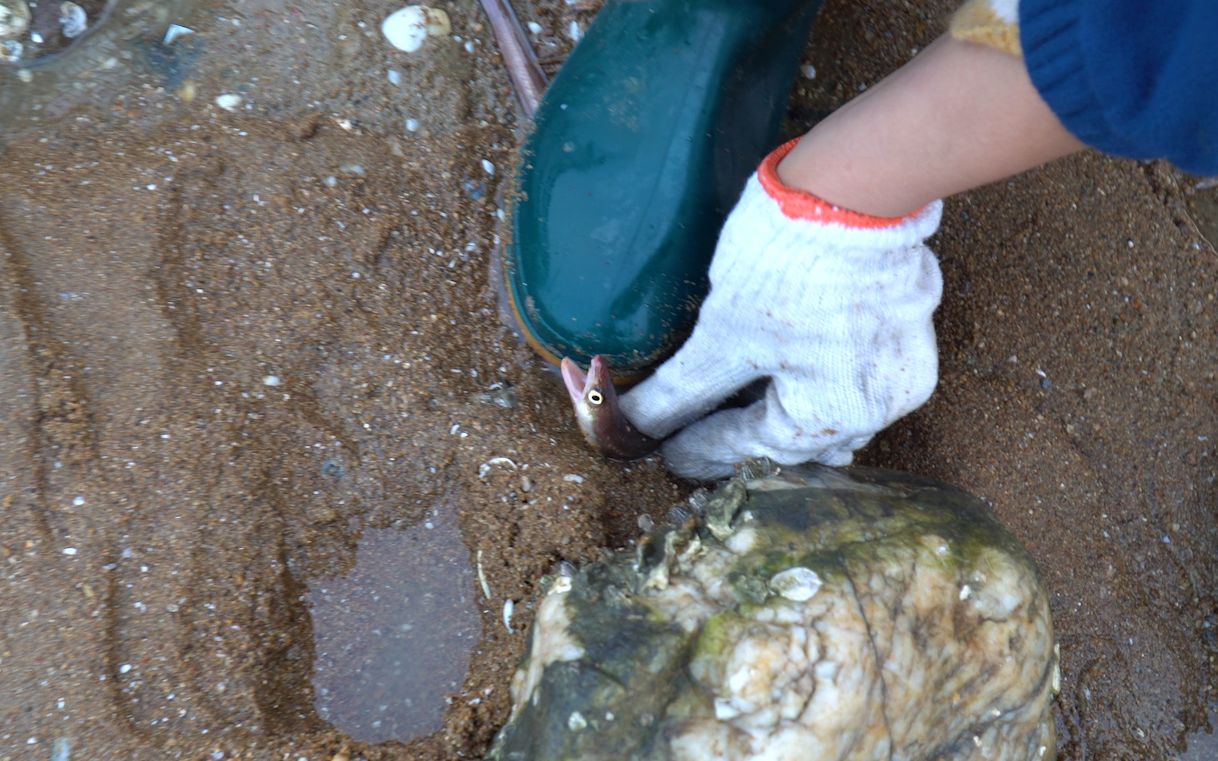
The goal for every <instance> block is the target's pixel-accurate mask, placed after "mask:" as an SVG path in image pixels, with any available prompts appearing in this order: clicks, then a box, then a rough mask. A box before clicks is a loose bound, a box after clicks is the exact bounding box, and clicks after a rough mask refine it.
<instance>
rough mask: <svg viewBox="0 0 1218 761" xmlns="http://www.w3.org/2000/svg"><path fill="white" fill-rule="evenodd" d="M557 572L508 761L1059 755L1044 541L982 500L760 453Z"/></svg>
mask: <svg viewBox="0 0 1218 761" xmlns="http://www.w3.org/2000/svg"><path fill="white" fill-rule="evenodd" d="M691 507H692V509H691V510H688V511H685V510H682V511H677V512H678V515H679V516H681V515H688V516H689V517H688V518H686V519H685V520H684V521H683V522H682V524H681V525H679V526H673V527H667V528H664V529H656V530H655V531H653V532H651V533H650V534H648V535H647V536H645V537H643V538H642V539H641V540H640V542H639V543H638V546H637V547H636V548H635V550H634V551H633V552H628V551H622V552H619V553H616V554H615V555H613V556H611V557H609V558H608V559H606V560H604V561H601V562H597V563H594V564H591V565H589V566H587V567H585V568H583V569H580V570H579V571H578V573H574V574H572V575H563V576H559V577H557V578H556V579H554V580H552V581H551V582H550V585H549V588H548V591H547V593H546V595H545V598H544V599H543V600H542V602H541V604H540V606H539V609H538V612H537V616H536V620H535V622H534V625H533V631H532V641H531V645H530V650H529V653H528V655H527V657H526V659H525V660H524V662H523V663H522V664H521V667H520V669H519V670H518V671H517V673H516V675H515V677H514V679H513V681H512V702H513V707H512V714H511V718H510V720H509V721H508V723H507V725H506V726H505V727H504V728H503V729H502V730H501V731H500V733H499V735H498V736H497V737H496V739H495V743H494V746H493V747H492V750H491V753H490V756H489V759H491V760H493V761H523V760H524V759H528V760H529V761H560V760H561V759H584V760H586V761H595V760H597V759H638V760H639V761H642V760H644V759H648V760H651V759H654V760H656V761H661V760H662V761H694V760H695V759H697V760H703V759H705V760H706V761H710V759H774V760H776V761H777V760H778V759H792V760H793V759H797V758H815V759H818V760H819V761H828V760H829V759H837V760H840V761H845V760H846V759H855V760H861V759H873V758H874V759H887V758H903V759H910V760H911V761H913V760H917V759H926V760H928V761H929V759H971V758H987V759H1000V760H1007V761H1024V760H1025V759H1027V760H1031V759H1052V758H1054V757H1055V755H1056V749H1055V737H1054V725H1053V721H1052V717H1051V715H1050V709H1051V699H1052V695H1053V692H1054V690H1055V689H1056V682H1057V679H1058V677H1057V657H1056V653H1055V647H1054V644H1053V633H1052V624H1051V622H1050V618H1049V606H1048V600H1047V598H1046V595H1045V593H1044V590H1043V589H1042V588H1041V586H1040V583H1039V580H1038V578H1037V573H1036V569H1035V567H1034V566H1033V563H1032V561H1031V558H1030V557H1029V556H1028V555H1027V553H1026V552H1025V551H1024V549H1023V548H1022V547H1021V546H1020V545H1019V544H1018V542H1016V541H1015V539H1014V538H1012V537H1011V536H1010V535H1009V534H1008V533H1007V532H1006V531H1005V530H1004V529H1003V528H1002V526H1001V525H999V523H998V522H997V521H996V520H995V519H994V518H993V517H992V516H991V515H990V512H989V510H988V509H987V508H986V506H985V505H983V504H982V503H981V502H980V501H979V500H977V499H976V498H974V497H972V496H970V495H968V494H966V493H964V492H962V491H960V490H958V489H955V488H953V487H949V486H946V485H944V484H940V483H937V482H934V481H929V480H925V479H920V478H917V477H914V476H908V475H904V474H899V473H892V472H886V471H878V470H870V469H861V468H860V469H852V470H849V471H837V470H831V469H828V468H821V467H817V466H804V467H799V468H790V469H786V468H784V469H782V470H778V469H776V468H773V467H772V466H770V465H769V464H768V463H761V464H758V463H750V464H748V465H746V466H745V468H743V469H742V471H741V473H740V475H739V476H738V477H737V478H735V479H733V480H731V481H729V482H728V483H727V484H725V485H724V486H723V487H721V488H720V489H719V490H718V491H716V492H715V493H714V494H710V495H702V496H698V497H695V498H694V499H692V500H691Z"/></svg>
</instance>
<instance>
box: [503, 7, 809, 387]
mask: <svg viewBox="0 0 1218 761" xmlns="http://www.w3.org/2000/svg"><path fill="white" fill-rule="evenodd" d="M819 7H820V0H752V1H751V2H750V0H607V1H606V3H605V5H604V7H603V8H602V10H601V11H600V13H599V15H598V16H597V17H596V20H595V22H594V23H593V24H592V25H591V27H590V28H589V29H588V32H587V34H586V35H585V37H584V38H583V40H582V41H581V42H580V43H579V45H578V46H577V47H576V49H575V50H574V51H573V52H572V53H571V56H570V57H569V58H568V59H567V62H566V63H565V64H564V65H563V67H562V69H561V70H560V71H559V73H558V75H557V76H556V77H555V79H554V81H553V83H551V85H550V87H549V89H548V90H547V91H546V94H545V97H544V99H543V100H542V102H541V105H540V106H539V108H538V110H537V113H536V115H535V117H534V121H535V124H536V126H535V129H534V130H533V132H532V133H531V134H530V135H529V137H528V139H527V141H526V142H525V145H524V148H523V151H522V155H521V162H520V169H519V173H518V177H517V181H518V191H519V193H518V196H517V197H516V201H515V210H514V215H513V220H512V222H511V228H510V230H511V232H510V236H509V240H507V241H505V244H504V249H503V252H502V257H503V262H502V267H501V269H502V273H501V275H500V276H501V277H502V278H503V288H504V290H505V291H506V297H507V298H506V300H507V304H508V306H509V307H510V310H511V312H512V318H513V319H514V320H515V322H516V323H517V327H518V329H519V330H520V332H521V333H522V334H523V336H524V338H525V339H526V340H527V341H528V343H529V344H530V345H531V346H532V347H533V348H534V349H536V350H537V352H538V353H540V354H541V355H542V356H543V357H545V358H546V359H547V360H548V361H550V362H551V363H554V364H557V363H558V361H559V359H561V358H562V357H563V356H569V357H571V358H573V359H575V360H576V361H578V362H580V363H582V364H585V365H586V364H587V363H588V361H589V360H590V358H591V357H592V355H594V354H601V355H604V356H605V358H606V359H607V360H608V361H609V364H610V365H611V366H612V367H613V368H614V370H615V372H617V373H619V374H620V375H621V376H622V377H621V378H619V380H623V381H627V382H629V381H631V380H637V379H638V378H639V377H641V376H642V375H643V374H645V373H646V371H647V370H648V369H650V368H652V367H654V366H655V365H657V364H658V363H659V362H660V361H662V360H663V359H664V358H666V357H667V356H669V355H670V354H671V353H672V352H673V351H675V350H676V348H677V347H678V346H679V345H680V344H681V343H682V342H683V341H684V340H685V338H686V337H687V336H688V335H689V332H690V331H691V330H692V328H693V324H694V322H695V320H696V319H697V315H698V307H699V305H700V304H701V303H702V299H703V297H704V296H705V295H706V291H707V288H708V283H707V275H706V273H707V269H708V268H709V266H710V260H711V256H712V255H713V254H714V249H715V242H716V240H717V238H718V235H719V228H720V226H721V224H722V223H723V218H724V217H725V216H726V215H727V213H728V212H729V211H730V210H731V208H732V206H733V205H734V204H735V202H736V199H737V198H738V196H739V194H740V191H741V190H742V189H743V187H744V183H745V180H747V179H748V176H749V175H750V174H751V173H752V171H753V170H754V169H755V168H756V166H757V164H758V163H759V162H760V160H761V159H762V158H763V157H764V155H765V154H766V153H767V152H768V151H769V150H771V149H772V148H773V147H774V142H775V140H776V139H777V136H778V129H779V125H780V123H781V120H782V116H783V113H784V111H785V108H786V102H787V97H788V95H789V93H790V89H791V85H792V80H793V79H794V75H795V72H796V70H797V66H798V63H799V58H800V55H801V53H802V52H803V50H804V48H805V46H806V45H807V42H808V35H809V32H810V30H811V26H812V22H813V20H814V19H815V17H816V12H817V10H818V9H819Z"/></svg>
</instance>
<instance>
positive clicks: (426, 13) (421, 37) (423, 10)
mask: <svg viewBox="0 0 1218 761" xmlns="http://www.w3.org/2000/svg"><path fill="white" fill-rule="evenodd" d="M451 32H452V23H451V22H450V21H449V20H448V14H447V13H445V12H444V11H442V10H440V9H439V8H429V7H427V6H426V5H408V6H406V7H405V8H401V9H399V10H396V11H394V12H393V13H391V14H389V15H388V16H387V17H386V18H385V20H384V21H382V22H381V33H382V34H384V35H385V39H387V40H389V44H390V45H393V46H394V47H395V48H397V49H398V50H404V51H406V52H407V53H413V52H414V51H416V50H418V49H419V48H420V47H422V46H423V42H424V41H425V40H426V39H427V38H428V37H443V36H445V35H447V34H449V33H451Z"/></svg>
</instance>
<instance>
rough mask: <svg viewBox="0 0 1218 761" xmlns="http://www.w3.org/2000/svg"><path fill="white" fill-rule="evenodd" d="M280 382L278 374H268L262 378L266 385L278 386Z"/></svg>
mask: <svg viewBox="0 0 1218 761" xmlns="http://www.w3.org/2000/svg"><path fill="white" fill-rule="evenodd" d="M279 383H280V381H279V376H278V375H267V376H264V377H263V379H262V385H264V386H278V385H279Z"/></svg>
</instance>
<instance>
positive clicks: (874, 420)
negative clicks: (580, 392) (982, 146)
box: [622, 142, 943, 479]
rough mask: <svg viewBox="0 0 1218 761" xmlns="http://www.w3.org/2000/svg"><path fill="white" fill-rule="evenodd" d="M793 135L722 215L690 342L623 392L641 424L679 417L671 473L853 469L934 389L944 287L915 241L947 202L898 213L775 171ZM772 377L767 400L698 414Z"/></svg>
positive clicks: (667, 424) (667, 452)
mask: <svg viewBox="0 0 1218 761" xmlns="http://www.w3.org/2000/svg"><path fill="white" fill-rule="evenodd" d="M794 145H795V143H794V142H791V143H788V144H787V145H784V146H782V147H781V148H779V149H778V150H776V151H774V153H772V154H770V156H769V157H767V158H766V160H765V161H764V162H763V163H762V165H761V167H760V168H759V169H758V170H757V173H756V174H754V175H753V176H752V177H751V178H750V179H749V182H748V185H747V186H746V187H745V190H744V193H743V195H742V196H741V198H740V201H739V202H738V203H737V204H736V208H735V209H734V210H733V211H732V213H731V214H730V215H729V216H728V218H727V222H726V223H725V224H724V227H723V231H722V233H721V235H720V238H719V245H718V247H717V248H716V250H715V256H714V259H713V260H712V262H711V268H710V281H711V290H710V294H709V295H708V296H707V298H706V301H705V302H703V304H702V310H701V312H700V313H699V316H698V322H697V324H696V325H695V327H694V331H693V334H692V335H691V336H690V337H689V340H688V341H686V343H685V345H684V346H682V347H681V349H680V350H679V351H678V352H677V353H676V354H675V355H674V356H673V357H672V358H671V359H669V360H668V361H667V362H665V363H664V364H663V365H661V366H660V367H659V369H657V370H656V371H655V373H654V374H653V375H652V376H651V377H650V378H648V379H647V380H645V381H644V382H643V383H641V384H639V386H638V387H636V388H635V389H633V390H632V391H630V392H629V393H627V394H625V395H624V396H623V397H622V409H623V411H624V412H625V413H626V416H627V417H628V418H629V419H630V421H631V422H632V423H634V425H635V426H636V427H637V428H638V429H639V430H641V431H643V432H644V433H646V434H648V435H650V436H653V437H656V438H663V437H665V436H668V435H669V434H670V433H672V432H673V431H676V430H678V429H680V428H682V427H683V426H687V425H688V427H686V428H685V429H684V430H683V431H681V432H680V433H678V434H676V435H675V436H673V437H672V438H670V439H669V440H668V441H666V442H665V443H664V446H663V450H662V451H663V455H664V457H665V459H666V460H667V461H668V466H669V467H670V468H671V469H672V470H673V472H675V473H677V474H679V475H682V476H686V477H688V478H700V479H710V478H717V477H721V476H726V475H729V474H731V472H732V468H733V465H734V464H735V463H737V462H739V461H740V460H743V459H746V458H748V457H757V456H765V457H769V458H771V459H773V460H774V461H776V462H778V463H780V464H787V465H791V464H795V463H800V462H805V461H808V460H816V461H818V462H821V463H824V464H826V465H847V464H849V463H850V460H851V459H852V457H853V452H854V450H856V449H858V448H859V447H861V446H863V445H864V444H866V443H867V442H868V441H869V440H870V439H871V437H872V436H873V435H875V433H876V432H877V431H879V430H881V429H882V428H884V427H885V426H887V425H889V424H890V423H892V422H893V421H894V420H896V419H897V418H899V417H901V416H902V415H904V414H906V413H908V412H910V411H911V410H913V409H915V408H917V407H918V406H919V405H921V404H922V403H923V402H924V401H926V399H927V397H929V396H930V393H931V391H932V390H933V389H934V387H935V381H936V379H937V373H938V359H937V356H936V350H935V335H934V326H933V325H932V323H931V313H932V312H934V310H935V307H936V306H938V304H939V297H940V294H941V293H942V290H943V283H942V279H941V277H940V275H939V264H938V262H937V261H936V259H935V255H934V254H933V253H932V252H931V251H930V249H928V248H927V247H926V246H925V245H923V241H924V240H925V239H926V238H928V237H929V236H930V235H932V234H934V232H935V229H936V228H937V227H938V224H939V216H940V212H941V210H942V203H941V202H939V201H935V202H934V203H932V204H930V205H928V206H927V207H926V208H924V209H922V210H920V211H918V212H915V213H913V214H911V215H909V216H907V217H901V218H897V219H883V218H878V217H869V216H866V215H862V214H856V213H854V212H851V211H847V210H845V209H840V208H837V207H834V206H832V205H830V204H827V203H825V202H824V201H822V200H820V199H819V198H816V197H815V196H812V195H810V194H808V193H804V192H802V191H798V190H794V189H792V188H789V187H786V186H785V185H783V184H782V182H781V181H780V180H779V179H778V174H777V166H778V162H779V161H780V160H781V159H782V158H783V156H785V155H786V154H787V153H788V152H789V151H790V150H791V148H792V147H794ZM767 376H768V377H769V378H770V379H771V383H770V385H769V388H768V389H767V391H766V395H765V399H764V400H762V401H759V402H756V403H754V404H752V405H751V406H749V407H745V408H740V409H730V410H724V411H721V412H716V413H714V414H712V415H709V416H707V417H705V418H703V419H702V420H698V418H700V417H702V416H703V415H706V413H708V412H710V411H711V410H713V409H714V408H716V407H718V406H719V405H720V404H721V403H722V402H723V400H724V399H726V398H727V397H728V396H730V395H732V394H733V393H734V392H736V391H737V390H739V389H740V388H742V387H743V386H745V385H747V384H749V383H750V382H752V381H754V380H756V379H758V378H763V377H767ZM695 420H697V422H693V421H695ZM690 423H693V424H692V425H689V424H690Z"/></svg>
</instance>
